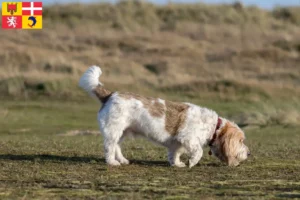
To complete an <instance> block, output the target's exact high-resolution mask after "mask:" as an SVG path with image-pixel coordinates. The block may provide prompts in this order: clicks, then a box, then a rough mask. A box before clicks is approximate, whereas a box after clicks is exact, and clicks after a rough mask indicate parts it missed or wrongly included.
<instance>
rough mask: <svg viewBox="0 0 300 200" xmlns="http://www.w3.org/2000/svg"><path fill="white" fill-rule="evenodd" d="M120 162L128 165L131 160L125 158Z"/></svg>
mask: <svg viewBox="0 0 300 200" xmlns="http://www.w3.org/2000/svg"><path fill="white" fill-rule="evenodd" d="M119 162H120V163H121V164H123V165H128V164H129V160H127V159H126V158H123V159H122V160H119Z"/></svg>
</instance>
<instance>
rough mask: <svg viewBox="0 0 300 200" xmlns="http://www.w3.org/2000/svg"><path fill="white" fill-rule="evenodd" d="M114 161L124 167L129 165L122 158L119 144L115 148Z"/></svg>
mask: <svg viewBox="0 0 300 200" xmlns="http://www.w3.org/2000/svg"><path fill="white" fill-rule="evenodd" d="M116 160H117V161H119V162H120V163H121V164H124V165H128V164H129V161H128V160H127V159H126V158H125V157H124V156H123V154H122V150H121V146H120V145H119V144H117V146H116Z"/></svg>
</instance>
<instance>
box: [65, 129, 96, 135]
mask: <svg viewBox="0 0 300 200" xmlns="http://www.w3.org/2000/svg"><path fill="white" fill-rule="evenodd" d="M59 135H60V136H78V135H101V133H100V132H99V131H93V130H70V131H67V132H65V133H61V134H59Z"/></svg>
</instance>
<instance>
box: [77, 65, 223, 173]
mask: <svg viewBox="0 0 300 200" xmlns="http://www.w3.org/2000/svg"><path fill="white" fill-rule="evenodd" d="M100 75H101V69H100V68H99V67H96V66H93V67H91V68H89V69H88V70H87V72H85V73H84V75H83V77H82V78H81V79H80V83H79V85H80V87H82V88H83V89H85V90H86V91H87V92H89V93H91V92H92V90H93V89H94V88H95V87H96V86H97V85H98V84H99V82H98V78H99V76H100ZM158 101H159V102H160V103H162V104H163V105H165V100H162V99H158ZM152 103H154V102H152ZM187 105H188V106H189V108H188V111H187V117H186V120H185V123H184V127H183V128H181V129H180V132H179V133H178V134H177V135H175V136H172V135H170V134H169V133H168V132H167V131H166V129H165V123H166V120H165V117H166V116H165V115H164V116H163V117H153V116H152V115H151V114H150V113H149V111H148V110H147V109H146V108H145V107H144V105H143V103H142V102H141V101H140V100H138V99H135V98H131V99H128V98H123V97H122V95H120V94H119V93H118V92H115V93H113V94H112V96H111V97H110V98H109V99H108V101H107V102H106V103H105V104H104V105H103V107H102V108H101V110H100V111H99V113H98V122H99V126H100V130H101V132H102V134H103V137H104V149H105V157H106V162H107V163H108V164H109V165H120V164H128V163H129V162H128V160H127V159H126V158H125V157H124V156H123V155H122V152H121V148H120V141H121V140H122V139H123V138H124V137H125V136H127V135H129V134H131V135H134V136H135V135H140V136H144V137H147V138H149V139H150V140H152V141H154V142H156V143H159V144H161V145H163V146H165V147H166V148H167V149H168V160H169V162H170V164H171V165H174V166H178V167H184V166H185V164H184V163H183V162H181V161H180V155H181V154H182V153H185V152H186V153H188V154H189V155H190V159H189V167H193V166H194V165H196V164H197V163H198V162H199V160H200V159H201V157H202V155H203V148H204V146H205V145H207V143H208V142H209V141H210V140H211V139H212V137H213V134H214V132H215V128H216V125H217V121H218V115H217V114H216V113H215V112H214V111H212V110H209V109H207V108H202V107H199V106H197V105H194V104H190V103H187ZM225 122H226V120H225V119H223V123H222V126H224V124H225Z"/></svg>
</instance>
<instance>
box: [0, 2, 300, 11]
mask: <svg viewBox="0 0 300 200" xmlns="http://www.w3.org/2000/svg"><path fill="white" fill-rule="evenodd" d="M3 1H22V0H1V2H3ZM23 1H25V0H23ZM26 1H32V0H26ZM34 1H41V0H34ZM42 1H43V2H44V3H45V4H51V3H69V2H79V3H89V2H116V1H117V0H42ZM148 1H150V2H153V3H157V4H165V3H167V2H179V3H191V2H193V3H194V2H204V3H232V2H235V1H236V0H148ZM241 2H243V3H244V4H245V5H257V6H259V7H261V8H266V9H271V8H274V7H276V6H300V0H241Z"/></svg>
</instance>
